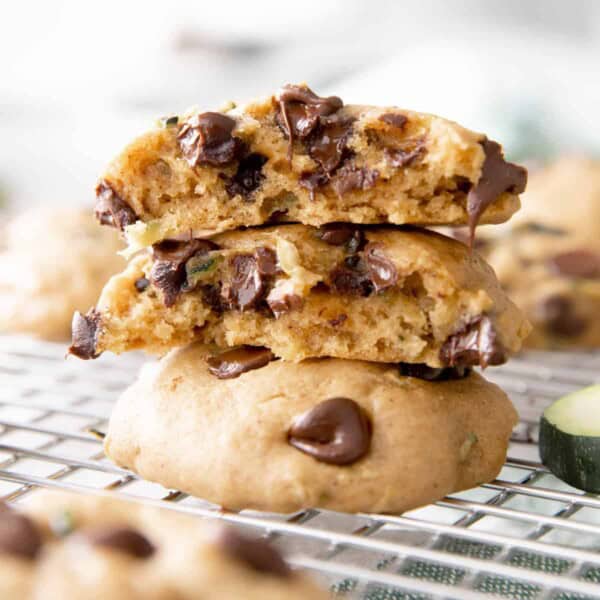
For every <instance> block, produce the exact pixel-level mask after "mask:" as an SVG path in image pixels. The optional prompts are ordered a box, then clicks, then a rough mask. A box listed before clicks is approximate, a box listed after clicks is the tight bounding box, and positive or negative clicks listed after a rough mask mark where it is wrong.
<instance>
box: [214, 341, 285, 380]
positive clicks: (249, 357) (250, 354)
mask: <svg viewBox="0 0 600 600" xmlns="http://www.w3.org/2000/svg"><path fill="white" fill-rule="evenodd" d="M274 358H275V357H274V356H273V353H272V352H271V351H270V350H269V349H268V348H260V347H254V346H241V347H239V348H233V349H232V350H227V351H226V352H222V353H221V354H217V355H216V356H210V357H209V358H207V359H206V362H207V363H208V370H209V371H210V372H211V373H212V374H213V375H215V376H216V377H217V378H218V379H234V378H236V377H239V376H240V375H241V374H242V373H246V372H247V371H252V370H254V369H260V368H261V367H264V366H265V365H267V364H269V362H271V361H272V360H273V359H274Z"/></svg>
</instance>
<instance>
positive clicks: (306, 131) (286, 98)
mask: <svg viewBox="0 0 600 600" xmlns="http://www.w3.org/2000/svg"><path fill="white" fill-rule="evenodd" d="M277 100H278V102H279V113H278V114H277V116H276V120H277V123H278V124H279V127H280V128H281V129H282V130H283V132H284V134H285V135H286V137H287V138H288V140H289V145H288V157H289V158H290V160H291V158H292V152H293V147H294V146H293V144H294V139H296V138H297V139H305V138H307V137H308V136H309V135H310V134H311V133H313V132H314V131H315V129H316V128H317V126H318V125H319V124H320V123H321V117H327V116H329V115H332V114H333V113H335V112H337V111H338V110H339V109H340V108H342V106H344V103H343V102H342V100H341V99H340V98H338V97H337V96H329V97H328V98H322V97H320V96H317V95H316V94H315V93H314V92H313V91H312V90H311V89H310V88H308V87H306V86H299V85H289V84H288V85H285V86H283V88H282V89H281V90H280V92H279V94H278V96H277Z"/></svg>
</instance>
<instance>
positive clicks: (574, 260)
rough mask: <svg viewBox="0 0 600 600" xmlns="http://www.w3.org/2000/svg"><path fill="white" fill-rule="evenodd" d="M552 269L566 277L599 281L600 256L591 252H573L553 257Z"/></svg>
mask: <svg viewBox="0 0 600 600" xmlns="http://www.w3.org/2000/svg"><path fill="white" fill-rule="evenodd" d="M549 264H550V268H551V269H553V270H554V271H555V272H556V273H558V274H560V275H564V276H566V277H581V278H585V279H597V278H599V277H600V254H597V253H595V252H592V251H591V250H585V249H581V250H571V251H570V252H561V253H560V254H556V255H555V256H553V257H552V258H551V259H550V261H549Z"/></svg>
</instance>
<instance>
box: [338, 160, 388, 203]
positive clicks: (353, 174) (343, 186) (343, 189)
mask: <svg viewBox="0 0 600 600" xmlns="http://www.w3.org/2000/svg"><path fill="white" fill-rule="evenodd" d="M378 177H379V171H376V170H374V169H368V168H367V167H357V166H355V165H353V164H350V163H347V164H344V165H342V166H341V167H340V168H339V169H338V170H337V171H336V172H335V174H334V175H333V177H332V178H331V187H332V188H333V189H334V190H335V192H336V194H337V195H338V196H340V197H341V196H343V195H344V194H345V193H347V192H351V191H352V190H367V189H369V188H372V187H373V186H374V185H375V182H376V181H377V179H378Z"/></svg>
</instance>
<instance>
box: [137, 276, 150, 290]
mask: <svg viewBox="0 0 600 600" xmlns="http://www.w3.org/2000/svg"><path fill="white" fill-rule="evenodd" d="M133 285H135V289H136V290H137V291H138V292H144V291H145V290H146V289H147V288H148V286H149V285H150V281H148V279H146V278H145V277H138V278H137V279H136V280H135V283H134V284H133Z"/></svg>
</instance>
